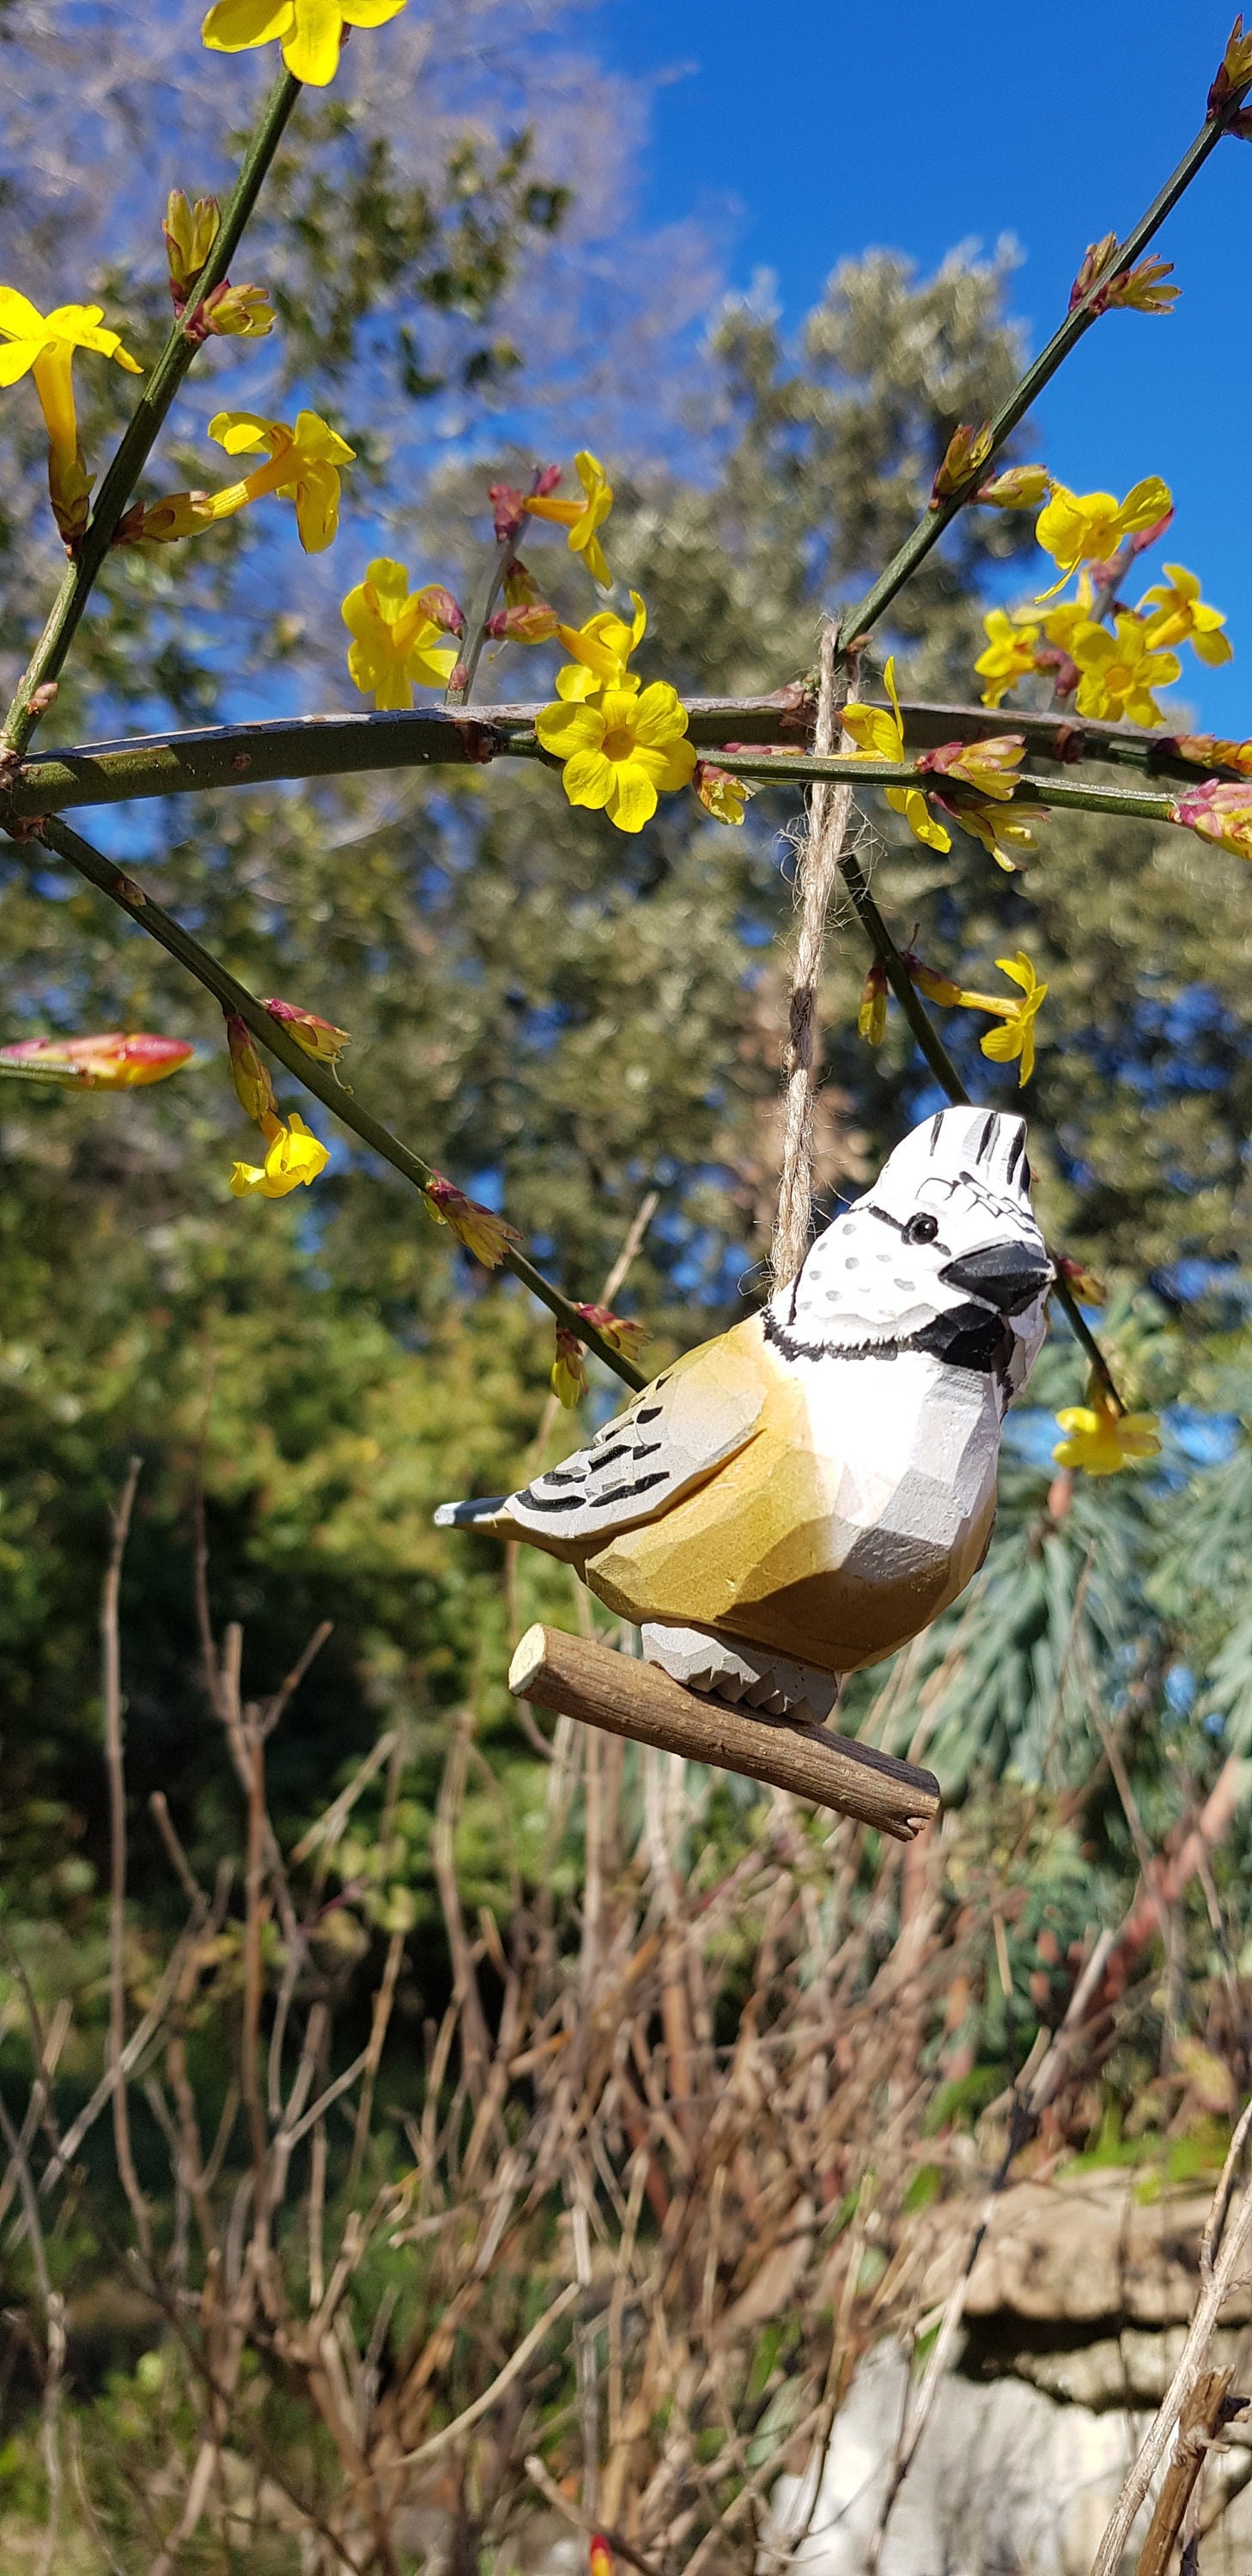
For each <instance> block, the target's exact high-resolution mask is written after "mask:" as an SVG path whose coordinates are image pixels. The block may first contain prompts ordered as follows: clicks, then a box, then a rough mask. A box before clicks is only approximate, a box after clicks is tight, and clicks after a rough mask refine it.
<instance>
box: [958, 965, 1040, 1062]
mask: <svg viewBox="0 0 1252 2576" xmlns="http://www.w3.org/2000/svg"><path fill="white" fill-rule="evenodd" d="M996 964H997V966H998V967H999V969H1000V972H1001V974H1002V975H1007V976H1008V978H1009V981H1010V983H1012V984H1020V986H1021V988H1022V999H1021V1001H1020V1002H1000V1001H996V1000H995V999H994V998H993V997H992V996H991V995H990V994H987V993H979V994H970V993H967V994H966V995H965V997H964V998H965V999H966V1001H973V1002H976V1004H977V1007H978V1009H979V1010H980V1011H996V1012H997V1013H999V1014H1000V1015H1001V1017H1002V1019H1003V1022H1004V1025H1003V1027H1002V1028H998V1029H989V1030H988V1032H987V1035H986V1037H985V1038H981V1039H980V1040H979V1044H980V1046H981V1048H982V1051H983V1054H984V1055H986V1056H990V1057H991V1059H992V1061H993V1063H995V1064H1012V1062H1013V1061H1014V1058H1015V1057H1016V1058H1017V1059H1018V1062H1019V1071H1018V1076H1017V1081H1018V1088H1019V1089H1021V1088H1022V1087H1023V1086H1024V1085H1025V1084H1026V1083H1028V1082H1029V1080H1030V1077H1031V1075H1032V1073H1033V1072H1034V1069H1035V1020H1036V1017H1037V1015H1038V1011H1039V1005H1040V1003H1041V1002H1042V1000H1043V997H1044V995H1045V993H1046V992H1047V989H1048V988H1047V985H1046V984H1041V983H1040V982H1039V979H1038V976H1037V975H1036V973H1035V970H1034V967H1033V966H1032V965H1031V962H1030V959H1029V957H1028V956H1027V955H1026V951H1025V949H1024V948H1019V949H1018V952H1017V955H1016V957H997V959H996Z"/></svg>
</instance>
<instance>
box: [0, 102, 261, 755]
mask: <svg viewBox="0 0 1252 2576" xmlns="http://www.w3.org/2000/svg"><path fill="white" fill-rule="evenodd" d="M300 89H301V83H300V82H299V81H298V80H293V79H292V76H291V73H290V72H286V71H285V72H281V73H280V74H279V77H278V79H277V80H276V81H275V83H274V86H273V88H272V90H271V91H270V94H269V97H268V98H267V100H266V102H265V105H264V107H263V109H262V111H261V116H260V121H259V123H258V125H257V128H256V132H255V133H254V135H253V137H252V141H251V142H250V144H249V146H248V150H247V153H246V156H245V158H244V161H243V165H242V167H241V169H240V172H239V176H238V178H237V179H236V181H235V185H234V187H233V188H232V190H231V193H230V198H229V201H228V203H227V205H226V208H225V211H224V213H223V215H222V220H221V224H220V227H219V229H218V234H217V238H216V240H215V242H214V244H213V247H212V250H211V251H210V253H209V256H208V259H207V260H206V262H205V265H204V267H203V269H202V270H201V273H200V276H199V277H198V279H197V280H196V286H195V293H194V300H193V301H192V302H191V303H190V304H189V305H188V307H187V311H186V312H185V313H184V315H183V316H182V319H181V320H180V321H178V322H176V323H175V324H174V327H173V329H172V330H171V332H170V335H169V338H168V340H167V341H166V343H165V347H164V348H163V350H162V352H161V355H160V357H159V358H158V360H157V362H156V365H155V367H154V368H153V370H152V373H151V375H150V376H149V378H148V381H147V383H146V385H145V386H144V388H143V391H142V393H141V394H140V397H139V400H138V402H137V404H136V406H135V410H134V413H133V415H132V418H131V420H130V422H129V424H128V426H127V428H126V430H125V432H124V434H123V437H122V441H121V445H120V446H119V448H118V450H117V453H116V455H115V456H114V458H113V461H112V463H111V465H110V466H109V469H108V472H107V474H106V475H105V478H104V481H103V483H102V484H101V486H100V490H99V493H98V495H97V497H96V505H95V508H94V510H93V511H92V514H91V520H90V524H89V526H88V528H87V532H86V534H85V536H84V538H83V541H82V545H81V546H80V548H79V551H78V554H77V556H76V557H75V559H74V560H73V562H72V563H70V564H68V565H67V567H66V572H65V578H64V580H63V581H62V584H61V588H60V590H59V592H58V594H57V597H56V600H55V603H54V605H53V608H52V611H51V614H50V616H49V618H48V622H47V625H46V626H45V628H44V630H43V633H42V635H41V636H40V638H39V642H38V643H37V645H36V646H35V650H34V652H33V653H32V655H31V658H30V661H29V662H28V663H27V666H26V669H25V670H24V671H23V673H22V676H21V679H20V680H19V681H18V684H17V688H16V691H15V693H14V697H13V702H12V705H11V706H10V708H9V711H8V714H7V716H6V717H5V721H4V730H3V733H0V750H3V751H19V752H20V751H24V750H25V748H26V745H27V743H28V742H29V741H30V738H31V735H32V734H33V732H34V730H35V726H36V725H37V723H38V721H39V717H38V714H37V713H36V712H35V710H34V709H32V706H31V703H30V702H31V698H32V696H33V695H34V692H35V690H36V689H38V688H41V687H42V686H43V685H44V683H45V682H46V681H48V680H55V679H56V677H57V675H58V673H59V672H60V670H61V667H62V665H63V663H64V661H65V656H66V654H67V653H68V651H69V648H70V645H71V643H72V641H73V639H74V636H75V633H76V632H77V629H78V624H79V620H80V618H81V617H82V614H83V610H84V609H85V607H86V605H87V601H88V599H89V598H90V595H91V591H92V586H93V584H94V582H95V579H96V576H97V574H98V572H99V570H100V566H101V564H102V563H103V562H104V558H105V556H106V554H107V553H108V551H109V547H110V546H111V545H112V542H113V539H114V537H115V535H116V533H117V530H118V527H119V525H120V523H121V520H122V517H123V514H124V512H125V510H126V507H127V504H128V502H129V501H130V498H131V495H132V493H133V491H134V489H135V486H136V484H137V482H138V480H139V477H140V475H141V474H142V472H143V469H144V466H145V465H146V463H147V460H148V457H149V455H150V453H151V450H152V448H153V446H154V444H155V442H156V439H157V437H158V435H159V433H160V430H161V427H162V424H163V422H164V420H165V417H166V414H167V412H168V411H169V408H170V405H171V403H172V402H173V400H174V396H175V394H176V393H177V392H178V388H179V386H180V385H181V383H182V381H183V378H184V376H185V375H186V373H187V369H188V368H189V366H190V365H191V362H192V359H193V358H194V356H195V354H196V350H197V347H198V346H199V343H198V342H197V341H196V340H195V339H194V338H193V337H192V336H191V333H190V330H189V327H188V326H189V324H190V323H191V321H192V320H193V319H194V316H195V313H196V310H197V308H198V307H199V305H201V304H202V303H203V302H204V299H205V297H206V296H208V295H211V294H212V292H213V289H214V287H215V286H220V285H221V283H222V280H223V278H224V277H225V276H226V273H227V271H228V269H229V267H230V263H231V261H232V259H233V258H234V255H235V252H236V251H237V249H238V247H239V243H240V240H241V238H242V236H243V230H244V226H245V225H246V223H247V221H248V218H249V216H250V215H251V213H252V210H253V207H254V206H255V204H256V201H257V198H258V196H259V194H260V191H261V184H262V181H263V180H264V178H265V174H266V172H267V170H268V169H269V166H270V163H271V161H272V160H273V158H274V154H275V153H276V151H277V150H278V146H279V143H280V142H281V140H282V136H283V132H284V129H285V127H286V124H287V120H288V118H289V116H290V115H291V111H292V109H293V107H294V106H295V103H296V100H297V99H298V97H299V95H300Z"/></svg>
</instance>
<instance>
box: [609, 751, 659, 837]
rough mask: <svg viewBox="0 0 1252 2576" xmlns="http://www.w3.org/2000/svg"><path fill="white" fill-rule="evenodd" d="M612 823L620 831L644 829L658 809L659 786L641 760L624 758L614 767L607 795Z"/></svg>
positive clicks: (640, 830)
mask: <svg viewBox="0 0 1252 2576" xmlns="http://www.w3.org/2000/svg"><path fill="white" fill-rule="evenodd" d="M607 804H608V816H609V821H610V823H615V824H616V825H617V829H618V831H619V832H642V830H643V827H644V824H645V823H650V822H651V820H652V817H653V815H654V814H655V812H656V805H657V790H656V784H655V781H654V780H653V779H651V778H649V776H648V773H647V770H646V769H645V767H644V765H643V763H642V761H638V760H627V761H622V762H620V763H619V764H618V766H617V767H616V768H615V769H614V771H613V786H612V791H611V793H610V795H609V797H608V799H607Z"/></svg>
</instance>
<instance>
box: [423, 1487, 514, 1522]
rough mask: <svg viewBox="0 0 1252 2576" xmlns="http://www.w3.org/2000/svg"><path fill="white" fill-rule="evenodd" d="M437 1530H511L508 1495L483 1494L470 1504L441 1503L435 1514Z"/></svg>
mask: <svg viewBox="0 0 1252 2576" xmlns="http://www.w3.org/2000/svg"><path fill="white" fill-rule="evenodd" d="M435 1527H436V1529H477V1530H501V1531H503V1530H510V1529H512V1527H513V1523H512V1521H511V1520H510V1519H509V1498H508V1495H507V1494H483V1495H480V1496H479V1498H478V1499H477V1500H476V1501H473V1502H468V1503H441V1504H440V1505H439V1509H438V1511H437V1512H436V1514H435Z"/></svg>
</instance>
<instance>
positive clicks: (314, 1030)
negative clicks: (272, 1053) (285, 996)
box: [261, 994, 352, 1064]
mask: <svg viewBox="0 0 1252 2576" xmlns="http://www.w3.org/2000/svg"><path fill="white" fill-rule="evenodd" d="M261 1008H262V1010H263V1011H268V1012H269V1015H270V1018H271V1019H272V1020H277V1021H278V1022H279V1023H280V1025H281V1026H282V1027H283V1028H285V1029H286V1030H288V1032H289V1033H290V1035H291V1036H292V1037H293V1038H294V1039H295V1042H296V1045H297V1046H302V1047H303V1049H304V1052H305V1054H306V1055H311V1056H313V1057H315V1058H316V1061H317V1062H318V1064H337V1063H338V1061H339V1058H340V1056H341V1055H342V1054H343V1051H344V1048H345V1047H346V1046H351V1044H352V1039H351V1036H350V1033H349V1031H348V1030H347V1029H337V1028H336V1026H335V1023H334V1021H333V1020H323V1019H319V1017H318V1014H317V1012H316V1011H302V1010H301V1009H300V1008H299V1006H298V1004H297V1003H295V1002H280V1001H279V1000H278V998H277V996H276V995H275V994H271V995H270V997H269V999H268V1000H263V1001H262V1004H261Z"/></svg>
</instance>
